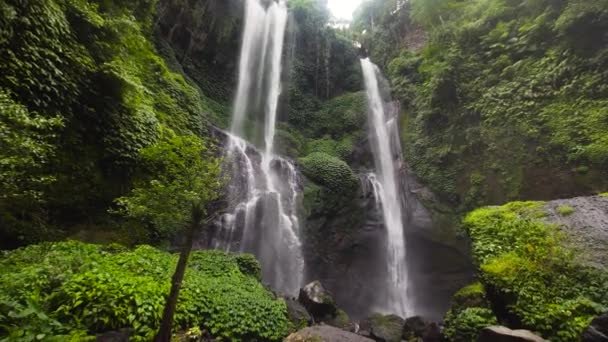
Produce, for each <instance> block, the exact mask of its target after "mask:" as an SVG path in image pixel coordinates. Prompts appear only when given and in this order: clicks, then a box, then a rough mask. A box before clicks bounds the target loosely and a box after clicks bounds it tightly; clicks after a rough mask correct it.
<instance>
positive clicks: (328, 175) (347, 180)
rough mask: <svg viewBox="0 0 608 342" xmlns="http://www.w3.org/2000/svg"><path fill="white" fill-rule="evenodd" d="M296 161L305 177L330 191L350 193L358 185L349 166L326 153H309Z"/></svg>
mask: <svg viewBox="0 0 608 342" xmlns="http://www.w3.org/2000/svg"><path fill="white" fill-rule="evenodd" d="M298 163H299V164H300V166H301V169H302V172H303V173H304V175H305V176H306V177H308V178H310V179H311V180H312V181H314V182H315V183H318V184H319V185H322V186H324V187H326V188H328V189H330V190H332V191H335V192H338V193H341V194H350V193H353V192H354V191H355V190H356V189H357V187H358V185H359V180H358V179H357V177H356V176H355V173H354V172H353V170H352V169H351V168H350V166H348V164H346V163H345V162H344V161H342V160H340V159H338V158H336V157H332V156H330V155H329V154H327V153H322V152H315V153H311V154H309V155H308V156H306V157H304V158H300V159H298Z"/></svg>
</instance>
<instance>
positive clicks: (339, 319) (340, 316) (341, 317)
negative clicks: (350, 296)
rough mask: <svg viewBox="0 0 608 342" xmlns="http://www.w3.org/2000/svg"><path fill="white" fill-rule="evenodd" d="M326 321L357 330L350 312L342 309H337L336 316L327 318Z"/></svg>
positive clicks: (347, 329) (332, 324) (343, 328)
mask: <svg viewBox="0 0 608 342" xmlns="http://www.w3.org/2000/svg"><path fill="white" fill-rule="evenodd" d="M324 323H326V324H328V325H331V326H333V327H336V328H340V329H342V330H346V331H351V332H354V331H355V330H356V329H355V326H354V324H353V323H352V322H351V320H350V317H349V316H348V314H347V313H346V312H345V311H344V310H341V309H338V310H336V316H335V317H332V318H331V319H328V320H326V321H325V322H324Z"/></svg>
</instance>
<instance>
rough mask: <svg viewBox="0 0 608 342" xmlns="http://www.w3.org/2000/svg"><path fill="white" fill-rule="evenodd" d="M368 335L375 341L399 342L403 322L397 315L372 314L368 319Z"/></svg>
mask: <svg viewBox="0 0 608 342" xmlns="http://www.w3.org/2000/svg"><path fill="white" fill-rule="evenodd" d="M368 320H369V323H370V333H371V335H372V337H373V338H374V339H376V340H377V341H384V342H400V341H401V336H402V335H403V327H404V326H405V320H404V319H403V318H401V317H399V316H397V315H382V314H373V315H371V316H370V317H369V319H368Z"/></svg>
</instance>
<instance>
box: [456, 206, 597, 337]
mask: <svg viewBox="0 0 608 342" xmlns="http://www.w3.org/2000/svg"><path fill="white" fill-rule="evenodd" d="M541 205H542V203H539V202H514V203H509V204H507V205H505V206H502V207H489V208H482V209H478V210H476V211H474V212H472V213H470V214H469V215H468V216H467V217H466V219H465V220H464V224H465V226H466V228H467V229H468V232H469V234H470V236H471V239H472V240H473V255H474V257H475V260H476V262H477V263H478V264H479V267H480V270H481V274H480V276H481V280H482V283H484V285H486V286H491V287H492V288H493V289H495V291H497V292H498V295H500V297H501V299H502V300H503V301H504V303H505V305H506V309H507V310H508V312H509V314H511V315H514V316H516V317H517V318H518V319H519V320H520V321H521V323H522V324H523V325H524V326H525V327H527V328H529V329H531V330H534V331H539V332H541V333H542V334H543V336H545V337H547V338H550V339H551V340H552V341H572V340H576V339H577V338H579V336H580V334H581V332H582V330H583V329H584V328H585V327H586V326H587V325H588V324H589V322H590V321H591V319H593V317H595V316H596V315H597V314H599V313H600V312H601V311H602V310H603V309H605V308H606V306H607V305H608V295H607V294H608V287H607V286H608V285H607V284H608V275H606V274H605V273H602V272H601V271H599V270H596V269H591V268H589V267H588V266H584V265H583V264H581V263H580V262H577V259H576V258H575V251H573V250H569V249H566V248H565V247H563V246H564V242H563V237H562V236H561V234H560V232H559V231H558V230H557V228H556V227H555V226H552V225H548V224H546V223H544V222H543V221H542V218H543V217H544V216H545V215H546V214H545V213H544V212H543V210H541Z"/></svg>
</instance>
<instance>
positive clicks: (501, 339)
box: [477, 325, 547, 342]
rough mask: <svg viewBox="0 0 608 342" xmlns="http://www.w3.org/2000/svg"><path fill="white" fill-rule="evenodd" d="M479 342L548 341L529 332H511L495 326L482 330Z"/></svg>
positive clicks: (505, 328)
mask: <svg viewBox="0 0 608 342" xmlns="http://www.w3.org/2000/svg"><path fill="white" fill-rule="evenodd" d="M477 342H547V340H545V339H544V338H542V337H540V336H538V335H535V334H534V333H532V332H531V331H529V330H511V329H509V328H507V327H503V326H498V325H494V326H489V327H486V328H484V329H483V330H481V333H480V334H479V338H478V339H477Z"/></svg>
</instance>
